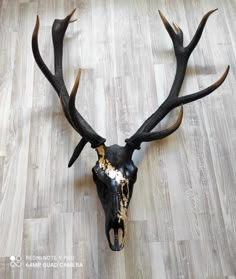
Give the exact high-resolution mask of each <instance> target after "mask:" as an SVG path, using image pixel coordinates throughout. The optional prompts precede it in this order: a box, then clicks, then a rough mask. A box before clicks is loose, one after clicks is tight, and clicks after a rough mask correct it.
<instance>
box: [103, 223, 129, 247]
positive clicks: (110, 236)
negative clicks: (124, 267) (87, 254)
mask: <svg viewBox="0 0 236 279" xmlns="http://www.w3.org/2000/svg"><path fill="white" fill-rule="evenodd" d="M125 234H126V230H125V224H124V222H123V220H119V219H118V218H116V219H115V220H109V221H108V220H107V222H106V236H107V240H108V243H109V246H110V248H111V250H112V251H120V250H122V249H123V248H124V242H125V237H126V235H125Z"/></svg>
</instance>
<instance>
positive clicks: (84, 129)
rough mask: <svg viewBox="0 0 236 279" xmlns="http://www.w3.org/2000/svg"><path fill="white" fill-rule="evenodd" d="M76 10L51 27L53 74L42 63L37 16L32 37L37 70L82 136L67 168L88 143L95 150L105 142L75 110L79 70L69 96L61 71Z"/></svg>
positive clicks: (56, 21)
mask: <svg viewBox="0 0 236 279" xmlns="http://www.w3.org/2000/svg"><path fill="white" fill-rule="evenodd" d="M75 10H76V9H74V10H73V11H72V12H71V13H70V14H69V15H68V16H67V17H65V18H64V19H62V20H61V19H55V21H54V23H53V26H52V39H53V47H54V67H55V74H52V73H51V71H50V70H49V69H48V67H47V66H46V64H45V63H44V61H43V59H42V57H41V54H40V52H39V47H38V32H39V17H38V16H37V19H36V24H35V27H34V31H33V35H32V50H33V54H34V58H35V61H36V62H37V64H38V66H39V68H40V69H41V71H42V72H43V74H44V75H45V77H46V78H47V79H48V81H49V82H50V83H51V85H52V86H53V88H54V89H55V90H56V92H57V95H58V96H59V98H60V100H61V105H62V108H63V111H64V114H65V117H66V118H67V120H68V122H69V123H70V124H71V126H72V127H73V128H74V129H75V130H76V131H77V132H78V133H79V134H80V135H81V136H82V139H81V140H80V142H79V144H78V145H77V147H76V148H75V150H74V153H73V155H72V157H71V159H70V162H69V165H68V166H69V167H70V166H71V165H72V164H73V163H74V161H75V160H76V159H77V158H78V156H79V155H80V153H81V151H82V150H83V148H84V146H85V145H86V144H87V143H88V142H90V143H91V146H92V148H97V147H99V146H101V145H102V144H103V143H104V142H105V141H106V140H105V139H104V138H102V137H101V136H99V135H98V134H97V133H96V132H95V131H94V130H93V129H92V127H91V126H90V125H89V124H88V123H87V122H86V120H85V119H84V118H83V117H82V116H81V114H80V113H79V112H78V111H77V110H76V108H75V95H76V92H77V89H78V86H79V81H80V75H81V70H80V69H79V71H78V75H77V78H76V81H75V84H74V86H73V89H72V92H71V95H70V96H69V94H68V92H67V89H66V86H65V82H64V78H63V71H62V56H63V39H64V35H65V32H66V30H67V27H68V25H69V24H70V23H72V22H74V21H75V20H71V17H72V15H73V14H74V12H75Z"/></svg>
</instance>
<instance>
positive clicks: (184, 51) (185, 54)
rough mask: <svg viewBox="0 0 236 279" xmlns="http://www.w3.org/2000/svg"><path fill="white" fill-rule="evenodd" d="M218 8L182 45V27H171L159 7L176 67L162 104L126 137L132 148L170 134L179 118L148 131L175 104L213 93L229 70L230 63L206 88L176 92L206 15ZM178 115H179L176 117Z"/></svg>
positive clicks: (178, 104)
mask: <svg viewBox="0 0 236 279" xmlns="http://www.w3.org/2000/svg"><path fill="white" fill-rule="evenodd" d="M216 10H217V9H215V10H211V11H209V12H208V13H207V14H206V15H205V16H204V17H203V18H202V20H201V22H200V24H199V26H198V28H197V31H196V33H195V35H194V36H193V39H192V40H191V42H190V43H189V44H188V45H187V46H186V47H184V46H183V37H184V36H183V31H182V30H181V29H180V27H179V26H178V25H177V24H175V23H173V27H172V26H171V25H170V23H169V22H168V21H167V19H166V18H165V17H164V15H163V14H162V13H161V12H160V11H159V14H160V17H161V19H162V22H163V23H164V26H165V28H166V30H167V32H168V33H169V35H170V38H171V40H172V42H173V46H174V50H175V56H176V60H177V67H176V74H175V78H174V82H173V84H172V87H171V90H170V93H169V96H168V97H167V99H166V100H165V101H164V102H163V103H162V104H161V106H160V107H159V108H158V109H157V111H156V112H154V113H153V114H152V115H151V116H150V117H149V118H148V119H147V120H146V121H145V122H144V123H143V124H142V126H141V127H140V128H139V129H138V130H137V131H136V133H135V134H134V135H133V136H132V137H130V138H128V139H126V143H127V145H129V146H130V147H131V148H133V149H140V144H141V143H142V142H145V141H152V140H157V139H161V138H163V137H166V136H169V135H170V134H171V133H173V132H174V131H175V130H176V129H177V128H178V127H179V126H180V123H181V121H180V122H179V121H177V123H176V125H173V126H172V127H171V128H169V129H167V130H164V131H160V132H151V131H152V129H153V128H154V127H155V126H157V124H158V123H160V121H161V120H162V119H163V118H164V117H165V116H166V115H167V114H168V113H169V112H170V111H171V110H172V109H174V108H176V107H178V106H180V105H184V104H187V103H190V102H194V101H196V100H198V99H201V98H203V97H205V96H207V95H209V94H210V93H212V92H213V91H214V90H216V89H217V88H218V87H219V86H220V85H221V84H222V83H223V82H224V80H225V79H226V77H227V75H228V72H229V66H228V67H227V68H226V70H225V72H224V74H223V75H222V76H221V78H220V79H219V80H218V81H216V82H215V83H214V84H212V85H211V86H209V87H207V88H206V89H203V90H201V91H198V92H196V93H192V94H190V95H187V96H182V97H178V96H179V92H180V89H181V86H182V83H183V81H184V77H185V73H186V68H187V64H188V60H189V57H190V55H191V53H192V52H193V50H194V48H195V47H196V45H197V43H198V42H199V40H200V38H201V35H202V32H203V30H204V27H205V25H206V22H207V20H208V18H209V16H210V15H211V14H212V13H214V12H215V11H216ZM179 119H180V117H179Z"/></svg>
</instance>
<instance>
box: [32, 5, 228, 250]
mask: <svg viewBox="0 0 236 279" xmlns="http://www.w3.org/2000/svg"><path fill="white" fill-rule="evenodd" d="M214 11H216V10H212V11H210V12H208V13H207V14H206V15H205V16H204V17H203V18H202V20H201V22H200V24H199V26H198V29H197V31H196V33H195V35H194V37H193V39H192V40H191V42H190V43H189V44H188V45H187V46H186V47H184V46H183V32H182V30H181V29H180V27H179V26H178V25H177V24H173V27H172V26H171V25H170V24H169V22H168V21H167V20H166V18H165V17H164V16H163V14H162V13H161V12H160V11H159V14H160V17H161V19H162V21H163V23H164V26H165V28H166V30H167V32H168V33H169V35H170V37H171V40H172V42H173V45H174V50H175V55H176V59H177V68H176V75H175V79H174V82H173V84H172V87H171V90H170V93H169V96H168V97H167V99H166V100H165V101H164V102H163V103H162V104H161V106H160V107H159V108H158V109H157V110H156V111H155V112H154V113H153V114H152V115H151V116H150V117H149V118H148V119H147V120H146V121H145V122H144V123H143V124H142V126H141V127H140V128H139V129H138V130H137V132H136V133H135V134H134V135H132V136H131V137H130V138H128V139H126V140H125V142H126V145H125V146H118V145H112V146H109V147H108V146H106V145H105V141H106V140H105V139H104V138H102V137H101V136H99V135H98V134H97V133H96V132H95V131H94V130H93V129H92V127H91V126H90V125H89V124H88V123H87V122H86V120H85V119H84V118H83V117H82V116H81V114H80V113H79V112H78V111H77V110H76V108H75V98H76V93H77V89H78V86H79V81H80V75H81V70H79V71H78V75H77V78H76V81H75V84H74V87H73V89H72V92H71V94H70V96H69V94H68V92H67V89H66V86H65V83H64V79H63V71H62V54H63V39H64V35H65V32H66V29H67V27H68V25H69V23H71V22H74V20H71V17H72V15H73V14H74V12H75V10H73V11H72V13H71V14H69V15H68V16H67V17H66V18H64V19H63V20H59V19H56V20H55V21H54V23H53V26H52V38H53V46H54V64H55V74H52V73H51V71H50V70H49V69H48V67H47V66H46V64H45V63H44V61H43V59H42V57H41V55H40V52H39V48H38V31H39V17H38V16H37V20H36V25H35V28H34V32H33V36H32V49H33V54H34V58H35V60H36V62H37V64H38V66H39V68H40V69H41V71H42V72H43V74H44V75H45V77H46V78H47V79H48V81H49V82H50V83H51V84H52V86H53V88H54V89H55V90H56V92H57V94H58V96H59V98H60V101H61V105H62V108H63V111H64V114H65V117H66V118H67V120H68V121H69V123H70V124H71V126H72V127H73V128H74V129H75V130H76V131H77V132H78V133H79V134H80V135H81V137H82V139H81V140H80V142H79V144H78V145H77V146H76V148H75V150H74V152H73V155H72V157H71V159H70V161H69V167H71V166H72V164H73V163H74V162H75V160H76V159H77V158H78V156H79V155H80V153H81V151H82V150H83V148H84V146H85V145H86V144H87V143H88V142H89V143H91V147H92V148H94V149H96V151H97V154H98V161H97V162H96V165H95V166H94V167H93V169H92V171H93V179H94V182H95V183H96V186H97V192H98V196H99V198H100V200H101V203H102V205H103V209H104V212H105V217H106V222H105V230H106V236H107V239H108V242H109V246H110V248H111V249H112V250H113V251H120V250H121V249H122V248H123V247H124V242H125V238H126V234H127V210H128V206H129V203H130V199H131V196H132V192H133V185H134V183H135V181H136V176H137V167H136V166H135V165H134V163H133V161H132V154H133V152H134V150H135V149H140V145H141V143H142V142H149V141H154V140H158V139H162V138H164V137H167V136H169V135H170V134H172V133H173V132H174V131H175V130H176V129H178V127H179V126H180V124H181V121H182V117H183V105H184V104H187V103H190V102H193V101H196V100H198V99H200V98H203V97H205V96H207V95H208V94H210V93H211V92H213V91H214V90H216V89H217V88H218V87H219V86H220V85H221V84H222V83H223V82H224V80H225V78H226V77H227V74H228V72H229V66H228V67H227V69H226V71H225V72H224V74H223V75H222V77H221V78H220V79H219V80H218V81H217V82H215V83H214V84H212V85H211V86H209V87H208V88H206V89H204V90H201V91H199V92H196V93H193V94H190V95H187V96H183V97H178V95H179V92H180V89H181V86H182V83H183V80H184V76H185V72H186V67H187V63H188V59H189V57H190V55H191V53H192V51H193V50H194V48H195V47H196V45H197V43H198V41H199V40H200V38H201V35H202V32H203V29H204V27H205V24H206V22H207V19H208V17H209V16H210V15H211V14H212V13H213V12H214ZM178 106H181V109H180V112H179V116H178V119H177V121H176V122H175V123H174V125H172V126H171V127H169V128H167V129H165V130H162V131H158V132H154V131H153V132H152V130H153V128H154V127H155V126H156V125H157V124H158V123H159V122H160V121H161V120H162V119H163V118H164V117H165V116H166V115H167V114H168V113H169V112H170V111H171V110H172V109H174V108H176V107H178ZM112 229H113V230H114V241H111V238H110V230H112ZM119 230H121V232H122V234H121V235H120V234H119V233H118V232H119Z"/></svg>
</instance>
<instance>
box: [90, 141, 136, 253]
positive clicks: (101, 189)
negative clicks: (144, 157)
mask: <svg viewBox="0 0 236 279" xmlns="http://www.w3.org/2000/svg"><path fill="white" fill-rule="evenodd" d="M96 150H97V153H98V161H97V163H96V165H95V166H94V167H93V180H94V182H95V184H96V186H97V192H98V196H99V198H100V201H101V203H102V206H103V209H104V212H105V218H106V220H105V230H106V236H107V239H108V242H109V246H110V248H111V249H112V250H113V251H120V250H121V249H122V248H123V247H124V242H125V239H126V235H127V220H128V216H127V210H128V206H129V202H130V199H131V197H132V192H133V185H134V183H135V181H136V178H137V168H136V167H135V165H134V163H133V161H132V160H131V156H132V154H130V152H129V150H128V149H127V147H122V146H118V145H112V146H110V147H106V146H105V145H102V146H100V147H98V148H97V149H96ZM130 155H131V156H130Z"/></svg>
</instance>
